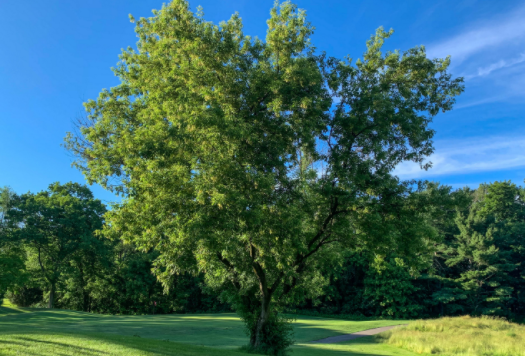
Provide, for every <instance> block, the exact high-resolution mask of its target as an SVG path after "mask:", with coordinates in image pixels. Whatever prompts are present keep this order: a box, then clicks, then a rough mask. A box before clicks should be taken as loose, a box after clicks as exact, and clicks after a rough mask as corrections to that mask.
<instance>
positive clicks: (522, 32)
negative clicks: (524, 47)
mask: <svg viewBox="0 0 525 356" xmlns="http://www.w3.org/2000/svg"><path fill="white" fill-rule="evenodd" d="M524 14H525V8H521V9H518V10H517V11H514V12H513V13H512V14H508V15H507V16H506V17H504V18H500V19H499V20H498V21H495V22H490V23H485V24H483V25H481V26H478V27H477V28H476V29H473V30H469V31H466V32H464V33H460V34H458V35H456V36H454V37H452V38H450V39H447V40H445V41H443V42H441V43H437V44H435V45H433V46H432V45H430V46H428V48H427V49H428V51H427V52H428V55H429V57H431V58H433V57H445V56H448V55H450V56H452V60H453V63H456V64H457V63H460V62H462V61H464V60H465V59H466V58H468V57H470V56H472V55H473V54H476V53H478V52H480V51H482V50H486V49H490V48H491V47H495V46H498V45H502V44H505V43H508V42H510V41H514V40H517V39H521V38H525V21H524V20H523V18H524Z"/></svg>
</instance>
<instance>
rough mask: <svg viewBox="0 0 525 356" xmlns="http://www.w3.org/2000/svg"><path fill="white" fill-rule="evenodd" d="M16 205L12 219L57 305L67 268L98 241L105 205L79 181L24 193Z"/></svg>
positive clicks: (34, 265)
mask: <svg viewBox="0 0 525 356" xmlns="http://www.w3.org/2000/svg"><path fill="white" fill-rule="evenodd" d="M14 206H15V209H11V210H10V211H9V214H8V219H9V220H10V224H11V226H12V228H18V229H17V237H18V239H19V240H21V241H23V242H24V244H25V247H26V248H27V249H28V264H30V265H32V267H33V269H35V268H36V269H37V270H38V271H39V273H38V274H39V276H40V277H41V278H42V279H43V280H44V281H45V282H46V284H47V285H46V287H47V289H48V291H49V308H53V306H54V300H55V293H56V290H57V284H58V283H59V282H61V281H62V279H61V278H62V275H63V273H64V271H65V270H66V268H67V267H68V266H69V264H70V263H71V261H72V260H74V259H75V256H77V255H78V254H82V255H83V256H86V255H87V254H88V252H89V251H88V250H89V249H90V248H91V246H92V245H93V244H96V243H97V237H96V236H95V235H94V233H95V231H96V230H99V229H101V228H102V225H103V222H104V220H103V214H104V213H105V211H106V209H105V206H104V205H103V204H102V203H101V202H100V200H98V199H94V198H93V194H92V193H91V191H90V190H89V189H88V188H87V187H86V186H82V185H80V184H78V183H66V184H64V185H61V184H59V183H54V184H51V185H50V186H49V188H48V190H47V191H43V192H40V193H38V194H32V193H27V194H23V195H20V196H18V197H17V198H16V200H15V202H14ZM77 267H78V266H77Z"/></svg>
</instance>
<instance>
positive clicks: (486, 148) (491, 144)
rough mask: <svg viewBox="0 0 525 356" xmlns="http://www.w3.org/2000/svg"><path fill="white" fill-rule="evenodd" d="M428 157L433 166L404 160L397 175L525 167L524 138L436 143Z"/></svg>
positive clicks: (472, 139)
mask: <svg viewBox="0 0 525 356" xmlns="http://www.w3.org/2000/svg"><path fill="white" fill-rule="evenodd" d="M435 146H436V153H435V154H433V155H432V156H431V157H430V158H429V160H430V161H431V162H432V163H433V168H431V169H429V170H428V171H424V170H422V169H420V168H419V165H417V164H413V163H408V162H406V163H403V164H401V165H399V166H398V167H397V168H396V170H395V174H396V175H398V176H399V177H400V178H402V179H411V178H430V177H433V176H441V175H454V174H468V173H475V172H483V171H485V172H486V171H497V170H503V169H509V168H515V167H520V166H525V137H514V138H512V137H510V138H509V137H480V138H471V139H462V140H448V141H438V142H436V145H435Z"/></svg>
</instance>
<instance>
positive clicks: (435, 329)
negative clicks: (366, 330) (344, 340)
mask: <svg viewBox="0 0 525 356" xmlns="http://www.w3.org/2000/svg"><path fill="white" fill-rule="evenodd" d="M377 340H379V341H381V342H383V343H387V344H391V345H394V346H397V347H401V348H404V349H407V350H410V351H414V352H416V353H420V354H436V355H454V356H489V355H490V356H525V326H524V325H520V324H515V323H510V322H508V321H505V320H504V319H498V318H490V317H481V318H473V317H469V316H464V317H456V318H441V319H435V320H418V321H415V322H413V323H411V324H409V325H408V326H406V327H403V328H395V329H392V330H390V331H387V332H384V333H381V334H379V335H377Z"/></svg>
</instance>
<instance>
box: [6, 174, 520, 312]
mask: <svg viewBox="0 0 525 356" xmlns="http://www.w3.org/2000/svg"><path fill="white" fill-rule="evenodd" d="M413 194H415V195H422V196H425V197H426V198H427V200H426V202H427V203H428V204H429V205H430V206H431V209H428V211H427V212H426V213H425V214H426V223H427V224H428V226H429V228H430V229H432V230H433V231H435V233H436V235H438V237H437V238H436V239H435V240H434V242H433V244H432V245H430V246H428V249H427V251H426V252H425V253H421V254H419V255H418V256H415V257H414V256H411V258H412V259H415V261H414V260H411V261H409V260H408V259H407V257H406V256H400V255H396V254H395V253H392V254H382V255H379V254H374V253H370V252H369V251H368V250H367V249H366V248H365V246H360V247H356V248H353V249H347V250H346V251H345V252H344V258H343V259H342V260H341V261H339V263H337V264H332V265H326V266H325V267H324V268H325V270H323V271H322V273H323V274H325V275H327V276H329V278H328V279H327V280H326V282H325V283H324V284H323V285H322V286H321V288H322V290H323V291H322V293H321V294H320V295H319V296H318V297H317V298H308V299H305V300H303V301H301V302H299V303H297V304H295V305H290V306H289V308H288V311H294V312H299V313H303V314H304V313H314V314H324V315H339V316H342V317H352V318H356V317H357V318H359V317H387V318H406V319H408V318H428V317H438V316H454V315H465V314H470V315H495V316H502V317H506V318H509V319H513V320H521V319H522V318H523V315H525V298H524V294H525V266H523V264H522V261H524V260H525V200H524V199H525V190H524V189H523V188H522V187H519V186H516V185H515V184H513V183H511V182H494V183H490V184H481V185H480V186H479V188H477V189H475V190H473V189H470V188H463V189H459V190H455V191H454V190H452V189H451V188H450V187H448V186H443V185H439V184H437V183H429V182H427V183H426V184H425V185H424V186H422V187H420V189H419V190H418V191H416V192H414V193H413ZM428 198H430V199H428ZM0 199H1V201H0V203H1V210H0V217H1V225H0V228H1V230H0V233H1V235H0V236H1V240H0V266H1V269H0V288H1V289H0V295H5V294H6V296H7V297H8V298H9V299H10V300H11V301H12V302H13V303H15V304H17V305H19V306H26V307H27V306H35V305H36V306H41V307H42V306H44V305H45V306H47V307H49V308H53V307H57V308H64V309H71V310H79V311H85V312H94V313H109V314H152V313H198V312H223V311H231V310H233V309H232V306H231V305H230V304H229V303H228V301H227V299H225V298H222V297H221V295H220V293H218V292H217V291H215V290H212V289H210V288H209V287H207V286H206V285H205V283H204V276H203V275H202V274H199V273H198V274H194V275H191V274H188V273H186V274H180V275H176V276H172V280H171V281H170V284H169V285H167V286H165V285H164V286H163V285H162V283H160V282H159V281H158V279H157V277H156V276H155V275H154V273H153V272H152V268H153V267H154V261H155V260H156V259H157V258H158V257H159V254H158V253H157V252H156V251H154V250H153V251H149V252H141V251H138V250H137V249H136V248H134V246H133V245H131V244H126V243H124V242H123V241H122V239H112V238H109V237H108V236H105V235H104V234H103V233H101V231H102V230H101V229H102V226H103V224H104V213H105V212H107V208H106V206H104V204H102V203H101V202H100V201H99V200H97V199H94V197H93V195H92V193H91V191H90V190H89V189H88V188H87V187H86V186H82V185H79V184H77V183H67V184H64V185H61V184H58V183H55V184H52V185H50V187H49V189H48V190H46V191H43V192H40V193H37V194H32V193H26V194H21V195H17V194H15V193H14V192H13V191H11V190H10V189H9V188H7V187H6V188H3V189H1V191H0Z"/></svg>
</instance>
